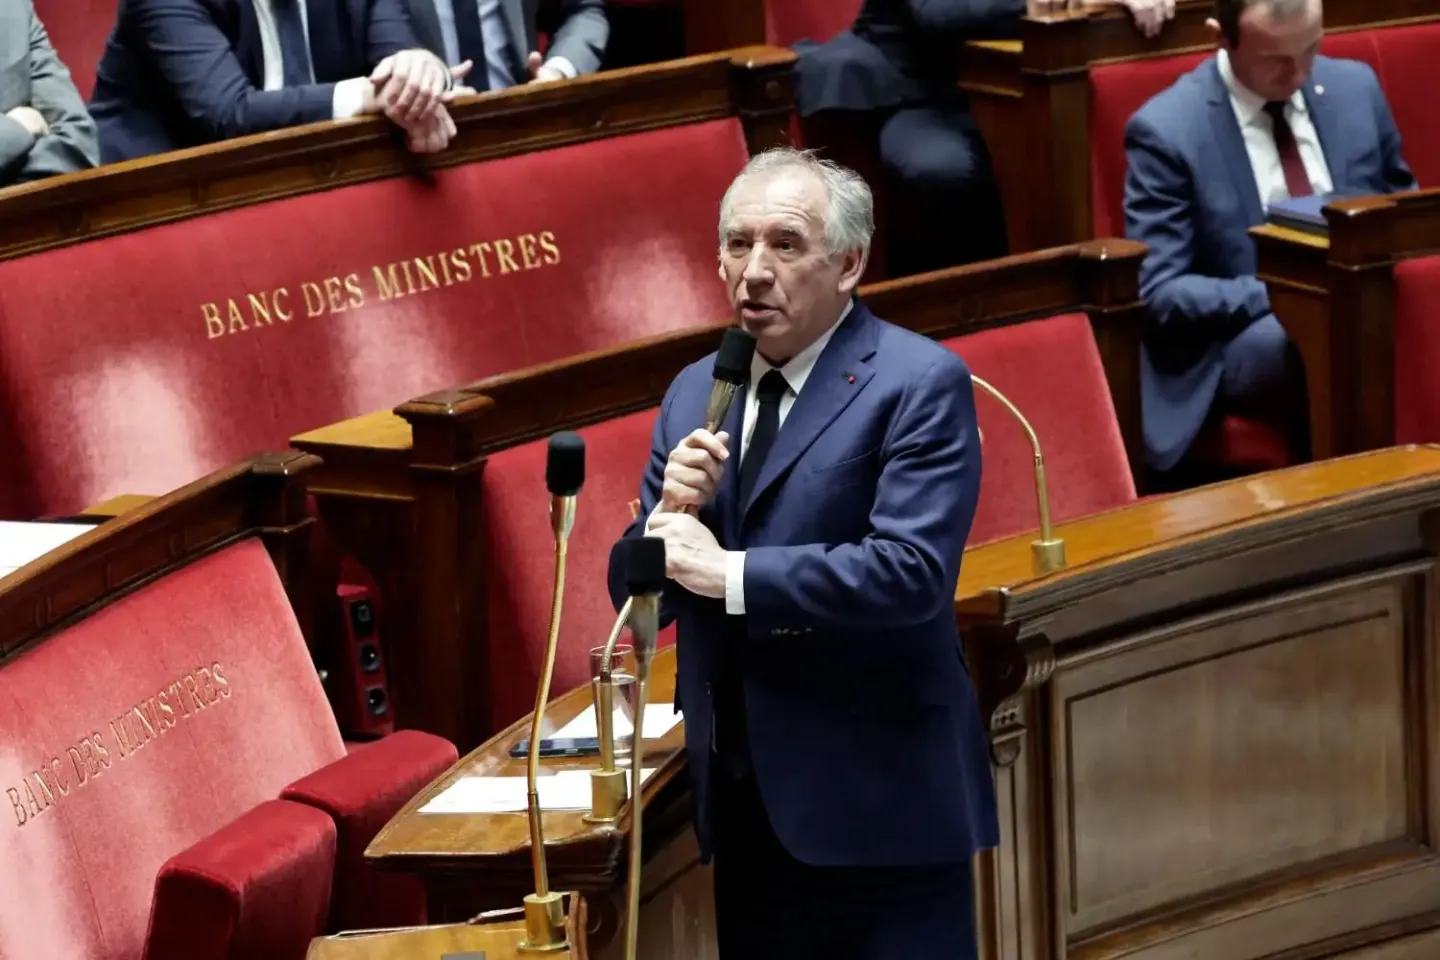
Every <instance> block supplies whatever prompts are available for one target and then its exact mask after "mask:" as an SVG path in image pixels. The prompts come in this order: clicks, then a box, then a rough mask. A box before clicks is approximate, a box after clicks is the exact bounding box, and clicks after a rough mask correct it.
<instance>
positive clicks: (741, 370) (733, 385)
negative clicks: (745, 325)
mask: <svg viewBox="0 0 1440 960" xmlns="http://www.w3.org/2000/svg"><path fill="white" fill-rule="evenodd" d="M754 356H755V335H754V334H753V333H750V332H748V331H746V330H742V329H741V328H739V327H730V328H729V329H728V330H726V331H725V335H724V336H723V337H721V338H720V350H719V352H718V353H716V354H715V374H714V375H715V383H714V385H713V386H711V388H710V402H709V403H707V404H706V405H705V429H706V430H708V431H709V432H710V433H714V432H715V431H716V430H719V429H720V424H722V423H724V422H725V415H726V414H728V413H729V412H730V404H731V403H733V402H734V400H735V391H736V390H738V389H739V388H740V387H741V386H743V385H744V384H745V382H746V381H748V380H749V379H750V362H751V360H752V359H753V358H754Z"/></svg>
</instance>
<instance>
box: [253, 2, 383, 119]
mask: <svg viewBox="0 0 1440 960" xmlns="http://www.w3.org/2000/svg"><path fill="white" fill-rule="evenodd" d="M254 4H255V19H256V20H257V21H258V22H259V24H260V52H261V56H262V58H263V59H264V61H265V78H264V79H265V82H264V83H263V84H262V86H261V89H263V90H280V89H282V88H283V87H284V86H285V62H284V61H283V60H282V59H281V57H280V28H279V26H278V25H276V23H275V11H274V9H273V8H272V7H271V6H270V0H254ZM296 4H297V6H299V8H300V23H301V25H302V26H303V27H304V28H305V49H307V50H308V49H310V20H309V18H307V17H306V15H305V0H296ZM311 56H312V57H313V56H314V55H313V54H312V55H311ZM310 82H311V83H314V82H315V64H314V60H313V59H312V60H311V64H310ZM369 82H370V78H369V77H352V78H351V79H349V80H341V81H340V82H339V83H337V84H335V93H334V96H332V97H331V98H330V112H331V115H332V116H333V117H334V118H335V119H336V120H345V119H347V118H349V117H354V116H358V115H359V113H360V111H361V110H364V109H365V85H366V84H367V83H369Z"/></svg>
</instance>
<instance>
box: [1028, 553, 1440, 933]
mask: <svg viewBox="0 0 1440 960" xmlns="http://www.w3.org/2000/svg"><path fill="white" fill-rule="evenodd" d="M1427 567H1428V565H1427ZM1422 573H1423V571H1422V570H1416V569H1411V570H1407V571H1405V572H1404V573H1400V574H1394V575H1382V576H1377V577H1369V578H1365V579H1363V580H1362V581H1360V582H1358V583H1353V582H1352V583H1341V584H1337V585H1333V586H1328V587H1323V588H1317V589H1315V590H1311V591H1306V592H1305V593H1303V594H1300V595H1297V596H1293V597H1291V598H1289V599H1288V600H1285V601H1283V602H1267V603H1265V604H1264V605H1262V607H1260V608H1259V609H1257V608H1255V607H1240V608H1234V609H1230V610H1225V611H1221V612H1218V613H1215V614H1212V615H1209V616H1207V617H1205V618H1204V619H1202V620H1200V621H1198V622H1195V623H1187V624H1181V625H1178V626H1177V627H1173V628H1167V629H1165V630H1162V631H1156V632H1152V633H1148V634H1144V635H1141V636H1137V637H1127V638H1123V639H1120V640H1117V641H1116V642H1114V643H1112V644H1107V645H1106V646H1105V647H1104V648H1102V649H1100V650H1094V651H1087V652H1085V653H1084V654H1081V655H1079V656H1077V657H1074V658H1065V657H1061V658H1060V660H1059V662H1058V664H1057V667H1056V671H1055V674H1054V677H1053V679H1052V686H1051V692H1050V700H1051V703H1052V706H1053V710H1054V714H1055V716H1056V730H1055V742H1056V743H1057V745H1063V746H1062V747H1061V748H1060V750H1059V752H1058V753H1057V755H1056V756H1055V757H1054V762H1055V770H1054V775H1055V782H1056V792H1057V795H1058V796H1059V797H1060V798H1061V802H1059V803H1057V804H1056V814H1057V823H1056V831H1057V835H1058V836H1060V837H1063V838H1064V841H1063V842H1062V843H1061V844H1059V845H1058V847H1059V849H1058V851H1057V852H1058V853H1059V864H1060V876H1061V878H1062V882H1061V890H1062V896H1064V897H1065V899H1066V900H1068V903H1067V911H1066V913H1067V923H1066V932H1067V938H1068V939H1070V940H1072V941H1084V940H1085V939H1086V938H1087V937H1088V936H1093V935H1095V934H1096V933H1097V931H1102V930H1104V929H1105V928H1107V927H1116V926H1120V925H1122V924H1123V925H1126V926H1130V925H1133V924H1136V923H1144V922H1151V923H1153V922H1156V920H1157V918H1159V917H1160V916H1163V915H1164V914H1165V913H1167V912H1169V911H1172V910H1174V909H1175V908H1176V907H1177V905H1182V904H1184V903H1185V901H1187V900H1191V899H1193V898H1195V897H1197V896H1201V895H1207V896H1209V897H1211V898H1214V897H1215V896H1216V895H1217V892H1223V893H1228V894H1229V895H1230V897H1231V898H1232V899H1234V900H1236V901H1238V902H1236V903H1234V904H1232V905H1231V907H1232V909H1234V910H1236V911H1238V910H1240V909H1243V908H1250V907H1253V905H1254V904H1255V903H1257V902H1263V901H1264V900H1266V899H1268V898H1269V897H1270V896H1271V895H1273V893H1274V891H1275V887H1277V886H1278V885H1280V884H1282V883H1283V882H1284V880H1285V879H1286V878H1287V877H1288V876H1293V875H1295V874H1298V873H1303V872H1306V871H1311V870H1314V869H1316V868H1318V867H1320V866H1322V864H1323V862H1324V861H1326V860H1339V859H1343V860H1344V861H1346V862H1347V863H1349V864H1352V865H1353V866H1354V867H1355V868H1356V870H1357V871H1360V870H1364V869H1366V868H1369V867H1371V866H1373V865H1374V863H1375V861H1376V860H1377V859H1380V858H1382V857H1383V856H1384V855H1385V854H1386V853H1393V852H1394V850H1395V849H1397V848H1403V847H1406V846H1410V845H1412V844H1413V843H1415V842H1416V839H1417V835H1418V834H1419V833H1420V832H1421V831H1422V830H1423V823H1422V822H1420V816H1419V813H1420V810H1421V808H1422V806H1423V803H1424V795H1425V789H1426V788H1425V784H1424V783H1423V782H1422V780H1421V776H1420V775H1421V773H1422V771H1420V770H1418V769H1407V753H1408V751H1407V740H1408V739H1409V738H1410V737H1413V736H1414V735H1415V734H1416V733H1418V732H1419V719H1420V715H1421V713H1422V710H1423V708H1422V705H1421V704H1420V703H1417V702H1414V700H1413V699H1411V698H1410V697H1409V696H1407V685H1406V682H1405V677H1406V669H1405V666H1406V661H1407V659H1408V657H1407V646H1410V647H1414V646H1416V645H1418V643H1419V642H1420V639H1421V637H1422V636H1423V634H1424V630H1423V625H1422V624H1420V623H1417V621H1416V618H1415V616H1413V615H1407V614H1408V612H1409V611H1413V610H1414V609H1415V606H1414V604H1413V599H1414V597H1415V595H1416V590H1417V589H1418V588H1420V587H1421V586H1422V583H1421V582H1420V581H1419V579H1418V578H1420V576H1421V574H1422ZM1392 844H1393V845H1392ZM1067 881H1068V883H1067ZM1067 887H1068V892H1067V891H1066V888H1067ZM1241 890H1243V891H1245V892H1244V893H1239V892H1238V891H1241ZM1232 891H1237V892H1232ZM1223 893H1222V895H1223ZM1436 893H1437V896H1440V891H1436ZM1317 908H1318V909H1322V910H1323V909H1324V907H1323V906H1320V905H1318V904H1317ZM1210 909H1211V910H1212V911H1215V910H1216V906H1215V905H1214V904H1213V903H1212V905H1211V908H1210ZM1126 935H1127V937H1131V938H1133V937H1134V936H1135V933H1134V931H1133V930H1131V931H1128V932H1127V934H1126ZM1304 936H1305V937H1306V938H1307V939H1308V938H1309V937H1310V936H1311V934H1310V932H1309V931H1308V930H1307V931H1306V933H1305V934H1304ZM1102 943H1103V938H1102V939H1101V940H1099V941H1096V942H1093V943H1091V944H1089V946H1088V949H1087V955H1092V954H1093V955H1097V956H1098V955H1102V954H1101V952H1099V951H1100V948H1101V945H1102ZM1245 955H1249V956H1255V955H1259V954H1255V953H1252V952H1250V951H1248V950H1247V951H1246V953H1245ZM1233 956H1235V957H1237V958H1238V957H1239V956H1241V954H1233Z"/></svg>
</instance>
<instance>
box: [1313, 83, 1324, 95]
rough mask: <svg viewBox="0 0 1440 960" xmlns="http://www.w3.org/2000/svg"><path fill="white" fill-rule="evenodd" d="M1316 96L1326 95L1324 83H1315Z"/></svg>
mask: <svg viewBox="0 0 1440 960" xmlns="http://www.w3.org/2000/svg"><path fill="white" fill-rule="evenodd" d="M1315 96H1317V97H1323V96H1325V87H1324V86H1323V85H1322V84H1318V83H1317V84H1315Z"/></svg>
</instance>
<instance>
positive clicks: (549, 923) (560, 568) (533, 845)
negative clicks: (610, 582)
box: [520, 431, 585, 953]
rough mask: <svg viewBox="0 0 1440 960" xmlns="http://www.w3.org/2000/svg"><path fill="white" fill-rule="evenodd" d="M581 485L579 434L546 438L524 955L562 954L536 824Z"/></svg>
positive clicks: (560, 908) (557, 902) (557, 905)
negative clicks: (548, 546) (550, 551)
mask: <svg viewBox="0 0 1440 960" xmlns="http://www.w3.org/2000/svg"><path fill="white" fill-rule="evenodd" d="M584 484H585V441H584V439H582V438H581V437H580V435H579V434H576V433H570V432H568V431H567V432H562V433H557V434H555V435H553V436H552V437H551V438H550V448H549V451H548V453H547V456H546V460H545V486H546V487H547V488H548V489H549V491H550V530H551V532H552V533H553V534H554V537H555V588H554V592H553V593H552V594H551V601H550V631H549V635H548V636H547V638H546V641H545V662H544V665H543V666H542V667H541V669H540V685H539V687H538V688H537V689H536V691H535V710H534V712H533V713H532V714H531V715H530V753H529V756H528V758H527V762H526V765H525V778H526V787H527V799H528V801H529V802H528V805H527V806H528V812H529V814H530V865H531V867H532V868H533V870H534V873H535V892H534V893H532V894H530V895H529V896H527V897H526V898H525V940H524V941H523V942H522V943H521V944H520V949H521V950H523V951H525V952H545V953H548V952H551V951H554V950H563V949H564V948H565V947H566V946H567V945H568V944H567V943H566V938H565V907H564V902H563V900H562V899H561V896H560V894H558V893H554V892H552V891H551V890H550V874H549V870H548V869H547V867H546V863H545V830H544V825H543V823H542V821H541V808H540V790H539V783H538V778H539V774H540V728H541V724H542V723H543V722H544V720H545V705H546V704H547V703H548V702H549V701H550V681H551V678H552V677H553V676H554V674H555V651H556V648H557V647H558V645H559V639H560V608H561V606H562V604H563V601H564V598H565V556H566V543H567V541H568V539H569V537H570V530H571V528H573V527H574V526H575V501H576V497H577V496H578V495H579V493H580V488H581V487H582V486H584Z"/></svg>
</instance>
